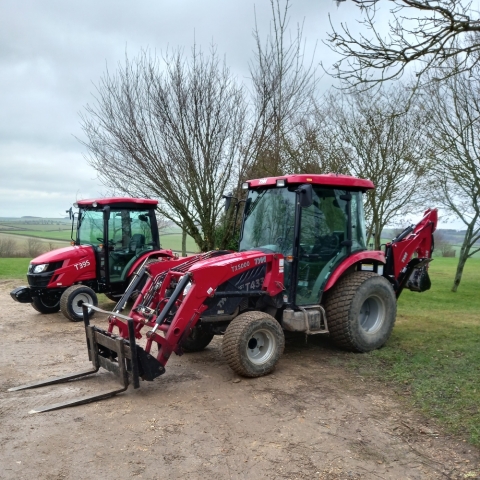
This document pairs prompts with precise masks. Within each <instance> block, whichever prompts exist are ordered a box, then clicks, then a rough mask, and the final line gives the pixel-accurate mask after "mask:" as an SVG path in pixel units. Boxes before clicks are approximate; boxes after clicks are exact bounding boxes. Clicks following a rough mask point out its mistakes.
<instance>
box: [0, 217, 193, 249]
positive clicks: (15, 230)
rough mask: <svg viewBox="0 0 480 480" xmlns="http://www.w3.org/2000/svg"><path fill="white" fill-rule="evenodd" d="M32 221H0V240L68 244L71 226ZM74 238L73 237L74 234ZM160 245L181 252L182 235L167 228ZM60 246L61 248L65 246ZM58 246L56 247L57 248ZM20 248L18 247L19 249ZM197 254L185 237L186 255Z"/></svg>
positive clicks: (188, 237) (188, 238)
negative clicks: (34, 239) (5, 238)
mask: <svg viewBox="0 0 480 480" xmlns="http://www.w3.org/2000/svg"><path fill="white" fill-rule="evenodd" d="M33 222H34V221H29V222H28V223H25V222H23V221H22V222H20V221H0V238H2V237H6V236H7V237H8V238H14V239H18V242H19V244H21V243H22V242H25V239H26V238H28V237H35V238H39V239H42V240H44V241H54V242H65V244H67V242H70V240H71V224H70V223H69V222H65V221H63V223H62V222H60V223H58V224H53V225H49V224H47V225H45V224H43V223H40V224H34V223H33ZM73 233H74V236H75V232H73ZM160 243H161V245H162V248H166V249H171V250H173V251H174V252H181V250H182V234H181V231H180V228H179V227H176V226H174V227H169V228H166V229H165V230H164V231H162V232H161V233H160ZM65 244H64V245H62V246H65ZM59 246H60V245H57V247H59ZM19 248H20V247H19ZM196 252H198V247H197V244H196V243H195V242H194V240H193V238H192V237H190V236H187V253H196Z"/></svg>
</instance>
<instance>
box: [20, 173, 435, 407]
mask: <svg viewBox="0 0 480 480" xmlns="http://www.w3.org/2000/svg"><path fill="white" fill-rule="evenodd" d="M243 186H244V189H245V190H247V198H246V200H245V206H244V211H243V220H242V227H241V232H240V244H239V247H240V248H239V252H237V253H233V252H229V251H213V252H208V253H204V254H200V255H196V256H193V257H189V258H180V259H168V260H164V261H161V262H152V263H149V264H146V265H144V266H143V267H142V268H141V269H140V271H139V272H138V275H137V277H136V278H135V279H134V280H133V281H132V283H131V284H130V286H129V288H128V289H127V291H126V292H125V295H124V296H123V297H122V299H120V301H119V302H118V303H117V305H116V307H115V308H114V311H113V312H109V313H110V316H109V328H108V330H102V329H100V328H97V327H96V326H92V325H90V322H89V318H88V309H89V308H93V309H96V310H99V309H98V307H95V306H92V305H85V304H84V305H83V311H84V322H85V329H86V335H87V346H88V353H89V358H90V360H92V363H93V367H94V368H93V369H92V370H89V371H87V372H81V373H79V374H76V375H73V376H72V375H70V376H69V375H67V376H64V377H60V378H56V379H51V380H48V381H47V382H37V383H34V384H27V385H23V386H21V387H16V388H14V389H11V390H19V389H24V388H32V387H35V386H39V385H45V384H51V383H58V382H64V381H68V380H71V379H72V378H77V377H79V376H83V375H89V374H91V373H94V372H96V371H98V369H99V368H100V367H103V368H106V369H108V370H109V371H111V372H114V373H116V374H117V376H118V377H119V378H120V381H121V383H122V388H121V389H120V390H115V391H113V392H108V393H103V394H100V395H94V396H90V397H86V398H81V399H76V400H73V401H70V402H66V403H61V404H57V405H53V406H50V407H46V408H43V409H40V410H36V411H35V412H38V411H47V410H52V409H57V408H62V407H64V406H69V405H78V404H80V403H86V402H90V401H93V400H97V399H100V398H105V397H107V396H111V395H115V394H116V393H119V392H121V391H124V390H125V389H126V388H128V385H129V384H133V387H134V388H138V387H139V384H140V383H139V380H140V378H142V379H143V380H153V379H154V378H156V377H158V376H159V375H161V374H163V373H164V372H165V365H166V363H167V362H168V359H169V357H170V355H171V354H172V353H176V354H177V355H181V354H182V353H183V352H191V351H200V350H202V349H204V348H205V347H206V346H207V345H208V344H209V342H210V341H211V340H212V338H213V337H214V335H223V347H222V348H223V354H224V356H225V359H226V362H227V363H228V365H229V366H230V367H231V368H232V369H233V370H234V371H235V372H236V373H237V374H239V375H243V376H247V377H258V376H261V375H265V374H268V373H269V372H271V371H272V370H273V369H274V368H275V365H276V364H277V362H278V360H279V358H280V356H281V354H282V352H283V349H284V343H285V341H284V331H293V332H304V333H305V334H308V335H312V334H329V335H330V338H331V339H332V340H333V341H334V342H335V343H336V344H337V345H339V346H340V347H342V348H344V349H348V350H351V351H355V352H368V351H371V350H373V349H376V348H380V347H381V346H383V345H384V344H385V342H386V341H387V340H388V338H389V337H390V334H391V332H392V329H393V326H394V323H395V317H396V306H397V305H396V303H397V298H398V297H399V295H400V293H401V292H402V290H403V289H404V288H407V289H410V290H413V291H417V292H422V291H424V290H427V289H429V288H430V280H429V277H428V264H429V262H430V261H431V259H432V258H431V256H432V248H433V232H434V231H435V229H436V224H437V210H435V209H432V210H427V211H426V212H425V215H424V217H423V219H422V220H421V221H420V222H419V223H418V224H417V225H412V226H410V227H408V228H407V229H405V230H404V231H403V232H402V233H401V234H400V235H399V236H398V237H396V238H395V239H394V240H392V241H391V242H389V243H387V244H386V245H385V249H384V250H382V251H371V250H368V249H367V245H366V240H365V224H364V213H363V202H362V195H363V193H365V192H366V191H367V190H369V189H372V188H374V186H373V184H372V182H370V181H369V180H364V179H359V178H354V177H349V176H344V175H336V174H327V175H287V176H282V177H273V178H263V179H258V180H251V181H249V182H246V183H245V184H244V185H243ZM242 202H243V201H240V202H237V212H238V206H239V204H240V203H242ZM230 203H231V197H229V198H228V199H227V204H228V205H229V204H230ZM227 208H228V207H227ZM141 284H143V288H142V291H141V294H140V295H138V297H137V299H136V301H135V303H134V305H133V307H132V309H131V311H130V313H129V315H128V316H126V315H124V314H122V313H121V312H122V310H123V308H124V307H125V304H126V301H127V299H128V297H129V295H130V292H131V291H133V290H134V289H135V288H137V285H141ZM143 329H146V332H145V337H146V343H145V347H144V348H142V347H140V346H139V345H137V340H139V339H141V338H142V337H143V334H142V330H143Z"/></svg>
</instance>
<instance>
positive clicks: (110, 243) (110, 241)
mask: <svg viewBox="0 0 480 480" xmlns="http://www.w3.org/2000/svg"><path fill="white" fill-rule="evenodd" d="M97 240H98V241H99V242H100V243H103V244H105V240H104V239H103V238H101V237H97ZM108 244H109V245H115V242H114V241H113V240H109V241H108Z"/></svg>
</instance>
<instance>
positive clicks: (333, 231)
mask: <svg viewBox="0 0 480 480" xmlns="http://www.w3.org/2000/svg"><path fill="white" fill-rule="evenodd" d="M362 212H363V210H362V197H361V192H347V191H345V190H337V189H333V188H325V187H320V186H313V203H312V205H311V206H310V207H307V208H302V210H301V224H300V235H299V244H300V247H299V258H298V277H297V278H298V281H297V285H296V292H295V300H294V302H295V304H296V305H299V306H302V305H313V304H317V303H318V302H319V300H320V297H321V294H322V292H323V288H324V286H325V283H326V281H327V279H328V277H329V276H330V273H331V272H332V271H333V270H334V269H335V268H336V267H337V266H338V265H339V263H340V262H341V261H342V260H344V259H345V258H346V257H347V256H349V255H350V254H351V252H352V251H358V250H365V240H364V237H365V234H364V232H365V228H364V226H363V213H362Z"/></svg>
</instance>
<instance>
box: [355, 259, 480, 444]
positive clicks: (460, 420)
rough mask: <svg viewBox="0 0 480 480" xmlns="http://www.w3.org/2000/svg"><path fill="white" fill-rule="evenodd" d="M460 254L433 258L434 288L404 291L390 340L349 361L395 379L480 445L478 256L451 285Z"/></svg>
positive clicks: (411, 397)
mask: <svg viewBox="0 0 480 480" xmlns="http://www.w3.org/2000/svg"><path fill="white" fill-rule="evenodd" d="M456 263H457V260H456V259H455V258H437V259H435V261H434V262H432V264H431V267H430V275H431V278H432V288H431V290H429V291H428V292H424V293H420V294H419V293H416V292H410V291H404V292H403V293H402V295H401V297H400V299H399V302H398V315H397V322H396V325H395V328H394V330H393V334H392V337H391V338H390V340H389V342H388V343H387V345H386V346H385V347H384V348H382V349H380V350H376V351H374V352H371V353H368V354H364V355H354V354H349V355H348V356H346V361H347V363H348V364H349V365H350V366H351V367H353V368H355V369H357V370H358V372H359V373H360V374H361V375H362V376H372V377H375V378H377V379H379V380H381V381H386V382H387V383H390V384H391V385H393V386H394V387H395V388H396V389H397V390H398V391H399V393H401V394H402V395H404V396H405V398H407V399H408V400H407V401H409V402H411V403H412V404H413V405H414V406H416V407H417V408H419V409H420V410H422V411H423V412H424V413H425V414H426V415H427V416H429V417H433V418H435V419H437V420H438V422H439V423H441V424H443V425H444V426H445V427H446V429H447V430H448V431H450V432H452V433H455V434H460V435H466V436H467V437H468V439H469V441H470V442H471V443H472V444H474V445H476V446H480V295H479V292H480V259H476V258H474V259H471V260H469V261H468V262H467V264H466V266H465V271H464V274H463V278H462V283H461V284H460V287H459V289H458V292H457V293H453V292H451V291H450V288H451V286H452V283H453V276H454V272H455V267H456Z"/></svg>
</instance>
